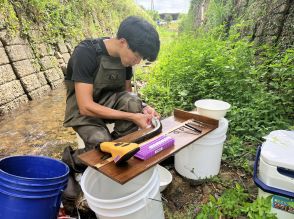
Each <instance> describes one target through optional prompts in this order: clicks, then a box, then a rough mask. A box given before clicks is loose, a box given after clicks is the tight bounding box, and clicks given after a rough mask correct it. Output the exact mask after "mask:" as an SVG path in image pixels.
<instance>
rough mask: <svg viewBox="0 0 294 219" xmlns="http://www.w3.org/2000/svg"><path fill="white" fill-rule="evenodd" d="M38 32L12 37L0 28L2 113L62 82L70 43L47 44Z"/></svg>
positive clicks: (37, 96) (69, 51)
mask: <svg viewBox="0 0 294 219" xmlns="http://www.w3.org/2000/svg"><path fill="white" fill-rule="evenodd" d="M35 33H36V35H32V37H31V38H30V39H25V38H22V37H20V36H19V35H18V36H15V37H13V38H10V37H8V35H7V32H6V30H5V29H2V30H0V116H1V115H4V114H6V113H8V112H10V111H12V110H14V109H17V108H18V107H19V106H20V105H21V104H23V103H27V102H28V101H29V100H34V99H37V98H40V97H41V96H42V95H44V94H46V93H48V91H50V90H51V89H55V88H57V87H58V86H60V85H62V84H63V80H64V70H65V69H66V65H67V63H68V60H69V58H70V54H71V52H72V49H71V48H72V47H71V45H70V44H68V43H64V42H59V43H58V44H57V45H55V46H53V45H50V44H46V43H43V42H41V40H40V39H41V38H38V37H39V36H38V34H40V32H38V31H35Z"/></svg>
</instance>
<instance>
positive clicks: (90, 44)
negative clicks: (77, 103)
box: [65, 38, 133, 84]
mask: <svg viewBox="0 0 294 219" xmlns="http://www.w3.org/2000/svg"><path fill="white" fill-rule="evenodd" d="M104 39H106V38H98V39H94V40H93V39H86V40H84V41H82V42H81V43H80V44H79V45H77V46H76V48H75V50H74V52H73V54H72V55H71V57H70V59H69V61H68V64H67V73H66V76H65V80H70V81H75V82H83V83H88V84H93V83H94V79H95V72H96V70H97V69H98V68H99V66H100V63H98V60H97V56H99V55H108V56H109V54H108V52H107V49H106V47H105V44H104V42H103V40H104ZM95 43H98V44H99V47H100V48H101V50H99V51H97V50H96V47H95V45H94V44H95ZM132 76H133V71H132V67H126V80H130V79H131V78H132Z"/></svg>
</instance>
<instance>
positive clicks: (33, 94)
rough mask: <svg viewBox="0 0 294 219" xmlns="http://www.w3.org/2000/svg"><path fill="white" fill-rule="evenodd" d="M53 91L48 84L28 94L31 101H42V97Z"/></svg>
mask: <svg viewBox="0 0 294 219" xmlns="http://www.w3.org/2000/svg"><path fill="white" fill-rule="evenodd" d="M50 90H51V87H50V86H49V85H48V84H47V85H45V86H42V87H40V88H38V89H36V90H33V91H31V92H29V93H28V96H29V99H30V100H37V99H40V98H41V97H42V96H44V95H45V94H47V93H48V92H49V91H50Z"/></svg>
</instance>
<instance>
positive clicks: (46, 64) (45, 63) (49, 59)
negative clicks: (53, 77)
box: [41, 56, 58, 70]
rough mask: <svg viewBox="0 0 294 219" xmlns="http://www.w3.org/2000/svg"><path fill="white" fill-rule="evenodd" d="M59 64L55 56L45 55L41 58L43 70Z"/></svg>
mask: <svg viewBox="0 0 294 219" xmlns="http://www.w3.org/2000/svg"><path fill="white" fill-rule="evenodd" d="M57 66H58V61H57V59H56V57H54V56H45V57H43V58H41V67H42V70H48V69H51V68H55V67H57Z"/></svg>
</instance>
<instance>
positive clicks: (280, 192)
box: [253, 146, 294, 198]
mask: <svg viewBox="0 0 294 219" xmlns="http://www.w3.org/2000/svg"><path fill="white" fill-rule="evenodd" d="M260 153H261V146H259V147H258V148H257V152H256V158H255V162H254V172H253V180H254V182H255V184H256V185H257V186H258V187H259V188H261V189H262V190H263V191H265V192H268V193H274V194H276V195H280V196H285V197H288V198H293V197H294V193H293V192H289V191H286V190H283V189H277V188H274V187H271V186H268V185H266V184H264V183H263V182H262V181H261V180H260V179H259V178H258V176H257V167H258V165H259V157H260ZM278 168H281V167H278ZM283 169H284V168H283ZM278 170H279V169H278ZM284 170H285V169H284ZM287 173H288V172H287ZM292 174H293V173H292ZM283 175H286V174H283Z"/></svg>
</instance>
